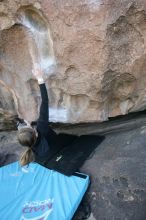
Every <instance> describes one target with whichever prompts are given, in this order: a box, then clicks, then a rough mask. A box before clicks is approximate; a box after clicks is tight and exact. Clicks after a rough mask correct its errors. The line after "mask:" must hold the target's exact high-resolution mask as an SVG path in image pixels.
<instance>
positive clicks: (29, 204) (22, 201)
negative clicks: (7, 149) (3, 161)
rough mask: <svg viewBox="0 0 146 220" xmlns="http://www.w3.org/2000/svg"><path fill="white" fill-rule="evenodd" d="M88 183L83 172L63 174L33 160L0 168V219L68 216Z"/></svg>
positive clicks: (53, 219) (67, 219)
mask: <svg viewBox="0 0 146 220" xmlns="http://www.w3.org/2000/svg"><path fill="white" fill-rule="evenodd" d="M88 185H89V177H88V176H87V175H84V174H83V175H82V174H81V175H80V174H79V175H78V174H77V176H74V175H73V176H70V177H67V176H65V175H63V174H60V173H58V172H56V171H52V170H49V169H46V168H44V167H42V166H41V165H39V164H37V163H30V165H29V166H24V167H20V165H19V163H18V162H15V163H11V164H9V165H7V166H4V167H1V168H0V219H2V220H48V219H49V220H70V219H72V217H73V215H74V213H75V211H76V209H77V207H78V206H79V203H80V201H81V199H82V197H83V195H84V193H85V192H86V190H87V187H88Z"/></svg>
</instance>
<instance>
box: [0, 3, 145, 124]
mask: <svg viewBox="0 0 146 220" xmlns="http://www.w3.org/2000/svg"><path fill="white" fill-rule="evenodd" d="M0 8H2V9H1V10H0V29H1V32H0V80H1V82H2V83H3V87H2V88H1V90H3V92H2V93H1V97H2V98H1V99H3V102H2V104H1V105H0V108H2V109H4V110H5V109H6V108H7V106H9V110H10V112H12V115H14V113H15V114H16V113H17V114H18V115H19V116H20V117H23V118H25V119H27V120H30V121H32V120H36V119H37V117H38V111H39V105H40V93H39V88H38V85H37V82H36V80H35V78H34V76H33V73H34V70H35V68H36V67H37V66H41V68H42V70H43V72H44V77H45V79H46V85H47V89H48V94H49V99H50V112H49V115H50V121H53V122H64V123H79V122H95V121H96V122H98V121H105V120H108V118H109V117H115V116H117V115H124V114H127V113H129V112H134V111H140V110H143V109H146V95H145V94H146V86H145V85H146V74H145V70H146V62H145V60H146V31H145V30H146V19H145V18H146V3H145V1H144V0H135V1H132V0H127V1H120V0H117V1H112V0H107V1H103V0H100V1H99V0H98V1H91V0H79V1H53V0H48V1H42V2H37V1H34V0H33V1H29V0H21V1H18V0H17V1H15V2H13V1H8V2H5V1H1V2H0ZM1 85H2V84H1ZM7 88H9V96H8V94H7V92H6V93H5V91H6V90H7ZM4 100H6V101H4ZM4 103H7V105H6V106H5V105H4Z"/></svg>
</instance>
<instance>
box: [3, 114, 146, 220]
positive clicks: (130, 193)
mask: <svg viewBox="0 0 146 220" xmlns="http://www.w3.org/2000/svg"><path fill="white" fill-rule="evenodd" d="M142 118H143V120H142ZM138 122H139V123H138ZM114 123H115V122H114ZM116 124H119V129H118V128H117V129H113V130H112V129H109V130H108V128H109V126H108V125H107V127H105V129H103V131H104V130H105V131H107V132H106V133H105V136H106V138H105V140H104V141H103V142H102V143H101V144H100V145H99V146H98V147H97V149H96V151H95V152H93V154H92V155H91V156H90V158H89V159H88V160H87V161H86V162H85V163H84V165H83V166H82V168H81V172H84V173H87V174H89V175H90V177H91V185H90V187H89V190H88V192H87V194H86V197H85V199H84V203H83V204H82V205H81V207H80V209H79V210H78V212H77V215H76V216H75V220H81V219H85V218H84V214H87V215H86V216H88V218H87V219H88V220H95V219H96V220H145V219H146V208H145V207H146V159H145V158H146V125H145V115H143V116H142V117H140V116H138V117H137V118H132V119H131V120H130V121H129V128H128V123H125V124H126V126H125V129H124V122H122V123H121V122H119V123H117V121H116ZM120 124H122V126H121V128H122V129H120ZM90 131H91V130H90ZM97 131H99V128H98V126H97ZM93 133H95V127H94V132H93ZM16 136H17V135H16V131H10V132H0V163H1V165H2V164H7V163H10V162H11V161H15V160H17V159H18V157H19V155H20V153H21V151H22V148H21V147H20V146H19V144H18V143H17V137H16ZM84 204H85V205H84ZM89 206H90V207H91V213H90V215H88V214H89V213H88V211H89V209H88V208H89Z"/></svg>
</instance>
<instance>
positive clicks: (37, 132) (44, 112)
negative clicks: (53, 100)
mask: <svg viewBox="0 0 146 220" xmlns="http://www.w3.org/2000/svg"><path fill="white" fill-rule="evenodd" d="M34 75H35V78H36V79H37V81H38V84H39V88H40V93H41V98H42V103H41V106H40V114H39V118H38V120H37V126H36V128H35V127H32V126H31V124H30V123H28V122H27V121H25V120H23V119H18V122H17V126H18V141H19V143H20V144H21V145H23V146H25V147H26V146H27V149H26V150H25V151H24V153H23V154H22V156H21V158H20V164H21V166H24V165H26V164H28V163H30V162H32V161H37V162H39V163H41V164H43V163H44V162H45V161H46V160H47V157H48V155H50V151H51V146H50V143H51V142H53V140H54V141H55V138H56V133H55V131H53V130H52V129H51V127H50V126H48V94H47V89H46V86H45V82H44V79H43V73H42V71H41V70H40V69H39V68H38V69H37V70H35V73H34ZM55 143H56V142H55Z"/></svg>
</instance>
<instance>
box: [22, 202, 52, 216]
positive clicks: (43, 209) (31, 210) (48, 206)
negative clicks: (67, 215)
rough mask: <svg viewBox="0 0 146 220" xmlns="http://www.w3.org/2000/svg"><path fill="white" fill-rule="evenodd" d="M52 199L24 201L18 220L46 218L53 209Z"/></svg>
mask: <svg viewBox="0 0 146 220" xmlns="http://www.w3.org/2000/svg"><path fill="white" fill-rule="evenodd" d="M53 201H54V200H53V199H47V200H43V201H31V202H26V203H25V204H24V207H23V209H22V216H21V218H20V220H47V218H48V216H49V215H50V214H51V212H52V211H53Z"/></svg>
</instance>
